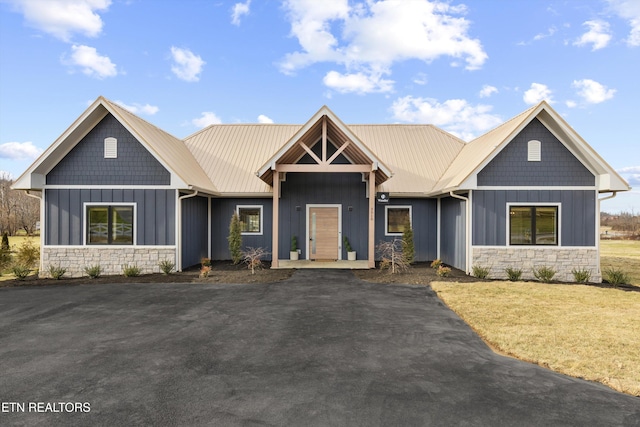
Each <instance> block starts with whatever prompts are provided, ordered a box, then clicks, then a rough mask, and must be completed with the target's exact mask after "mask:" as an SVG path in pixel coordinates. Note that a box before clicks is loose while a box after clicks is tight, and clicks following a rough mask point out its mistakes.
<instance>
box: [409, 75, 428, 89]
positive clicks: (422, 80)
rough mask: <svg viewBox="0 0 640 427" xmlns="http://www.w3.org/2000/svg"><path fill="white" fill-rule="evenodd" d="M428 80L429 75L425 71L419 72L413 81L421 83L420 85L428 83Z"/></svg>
mask: <svg viewBox="0 0 640 427" xmlns="http://www.w3.org/2000/svg"><path fill="white" fill-rule="evenodd" d="M428 81H429V79H428V78H427V75H426V74H425V73H418V74H416V76H415V77H414V78H413V82H414V83H415V84H417V85H420V86H424V85H426V84H427V82H428Z"/></svg>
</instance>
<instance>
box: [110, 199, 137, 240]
mask: <svg viewBox="0 0 640 427" xmlns="http://www.w3.org/2000/svg"><path fill="white" fill-rule="evenodd" d="M111 215H112V227H111V243H113V244H114V245H132V244H133V208H132V207H130V206H127V207H122V206H121V207H113V208H112V211H111Z"/></svg>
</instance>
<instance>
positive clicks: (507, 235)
mask: <svg viewBox="0 0 640 427" xmlns="http://www.w3.org/2000/svg"><path fill="white" fill-rule="evenodd" d="M511 206H532V207H536V206H540V207H557V208H558V244H557V245H512V244H511V238H510V236H511V234H510V233H511V229H510V225H511V216H510V215H509V212H510V211H511ZM505 218H506V221H505V222H506V228H507V229H506V232H505V240H506V243H507V245H506V246H508V247H512V248H538V249H543V248H559V247H561V246H562V203H559V202H549V203H545V202H533V203H531V202H513V203H507V212H506V215H505Z"/></svg>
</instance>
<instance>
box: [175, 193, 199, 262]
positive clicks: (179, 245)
mask: <svg viewBox="0 0 640 427" xmlns="http://www.w3.org/2000/svg"><path fill="white" fill-rule="evenodd" d="M197 195H198V190H194V193H193V194H185V195H184V196H179V197H178V227H177V228H178V236H177V238H176V243H177V248H176V250H177V251H178V253H177V254H176V260H177V262H176V271H182V201H183V200H184V199H189V198H191V197H195V196H197Z"/></svg>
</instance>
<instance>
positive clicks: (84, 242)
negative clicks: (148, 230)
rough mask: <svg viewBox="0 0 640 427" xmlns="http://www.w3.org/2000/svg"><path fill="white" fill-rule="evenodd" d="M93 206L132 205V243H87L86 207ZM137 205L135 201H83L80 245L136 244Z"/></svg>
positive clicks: (108, 246)
mask: <svg viewBox="0 0 640 427" xmlns="http://www.w3.org/2000/svg"><path fill="white" fill-rule="evenodd" d="M93 206H132V207H133V243H132V244H131V245H91V244H88V243H87V225H88V223H87V208H89V207H93ZM137 235H138V206H137V203H135V202H84V203H83V204H82V245H83V246H90V247H97V248H98V247H99V248H119V247H122V248H130V247H132V246H137V245H138V237H137Z"/></svg>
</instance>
